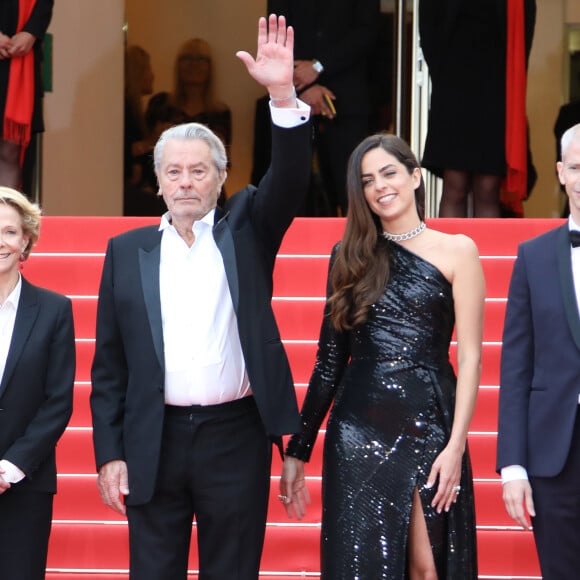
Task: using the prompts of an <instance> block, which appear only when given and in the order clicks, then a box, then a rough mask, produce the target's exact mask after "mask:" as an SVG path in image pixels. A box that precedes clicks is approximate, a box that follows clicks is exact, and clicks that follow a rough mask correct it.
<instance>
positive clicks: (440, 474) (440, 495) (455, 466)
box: [425, 446, 463, 513]
mask: <svg viewBox="0 0 580 580" xmlns="http://www.w3.org/2000/svg"><path fill="white" fill-rule="evenodd" d="M462 457H463V451H461V450H458V449H452V448H450V447H449V446H447V447H445V449H443V451H441V453H440V454H439V455H438V456H437V459H435V461H434V462H433V466H432V467H431V472H430V473H429V477H428V479H427V483H426V484H425V487H427V488H431V487H433V486H434V485H435V483H436V482H437V480H439V484H438V486H437V492H436V493H435V496H434V497H433V501H432V502H431V506H432V507H433V508H435V510H436V511H437V513H441V511H442V510H445V511H446V512H448V511H449V509H450V508H451V504H453V503H455V502H456V501H457V496H458V495H459V494H460V493H461V487H460V486H459V482H460V480H461V459H462Z"/></svg>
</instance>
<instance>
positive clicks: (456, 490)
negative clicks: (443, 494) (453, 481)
mask: <svg viewBox="0 0 580 580" xmlns="http://www.w3.org/2000/svg"><path fill="white" fill-rule="evenodd" d="M453 491H454V492H455V493H459V492H460V491H461V486H460V485H454V486H453Z"/></svg>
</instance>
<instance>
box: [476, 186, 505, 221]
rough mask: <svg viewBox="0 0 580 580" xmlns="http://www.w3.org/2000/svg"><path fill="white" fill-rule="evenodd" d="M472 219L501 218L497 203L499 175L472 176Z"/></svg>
mask: <svg viewBox="0 0 580 580" xmlns="http://www.w3.org/2000/svg"><path fill="white" fill-rule="evenodd" d="M472 183H473V217H482V218H495V217H501V207H500V203H499V195H500V187H501V177H500V176H499V175H474V176H473V180H472Z"/></svg>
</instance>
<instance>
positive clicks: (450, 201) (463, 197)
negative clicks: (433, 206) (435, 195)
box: [439, 169, 471, 217]
mask: <svg viewBox="0 0 580 580" xmlns="http://www.w3.org/2000/svg"><path fill="white" fill-rule="evenodd" d="M470 181H471V180H470V176H469V173H467V172H465V171H457V170H455V169H446V170H445V171H444V173H443V195H442V197H441V203H440V204H439V217H467V199H468V195H469V189H470Z"/></svg>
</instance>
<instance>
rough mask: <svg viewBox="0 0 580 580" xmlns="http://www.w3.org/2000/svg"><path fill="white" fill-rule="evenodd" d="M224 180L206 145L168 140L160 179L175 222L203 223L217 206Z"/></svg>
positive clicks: (188, 141)
mask: <svg viewBox="0 0 580 580" xmlns="http://www.w3.org/2000/svg"><path fill="white" fill-rule="evenodd" d="M225 177H226V173H225V171H224V172H223V173H222V174H219V173H218V171H217V169H216V166H215V165H214V163H213V159H212V156H211V149H210V147H209V145H208V144H207V143H206V142H205V141H202V140H199V139H169V140H168V141H167V143H166V144H165V146H164V148H163V153H162V156H161V162H160V164H159V171H158V173H157V179H158V180H159V189H160V192H161V195H162V196H163V201H165V205H167V209H168V210H169V212H170V213H171V217H172V219H173V220H178V221H179V220H183V219H189V220H192V221H198V220H200V219H202V218H203V217H204V216H205V215H206V214H207V213H208V212H210V211H211V210H212V209H213V208H214V207H215V206H216V204H217V200H218V197H219V194H220V191H221V188H222V185H223V182H224V180H225Z"/></svg>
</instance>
